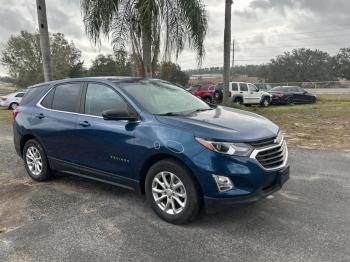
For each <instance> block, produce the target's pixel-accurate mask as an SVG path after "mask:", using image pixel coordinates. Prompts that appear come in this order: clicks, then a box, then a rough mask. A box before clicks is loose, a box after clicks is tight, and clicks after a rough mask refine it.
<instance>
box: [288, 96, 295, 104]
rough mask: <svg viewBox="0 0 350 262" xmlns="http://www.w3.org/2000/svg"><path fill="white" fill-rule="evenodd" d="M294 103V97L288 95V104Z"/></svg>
mask: <svg viewBox="0 0 350 262" xmlns="http://www.w3.org/2000/svg"><path fill="white" fill-rule="evenodd" d="M293 103H294V101H293V98H292V97H288V99H287V105H291V104H293Z"/></svg>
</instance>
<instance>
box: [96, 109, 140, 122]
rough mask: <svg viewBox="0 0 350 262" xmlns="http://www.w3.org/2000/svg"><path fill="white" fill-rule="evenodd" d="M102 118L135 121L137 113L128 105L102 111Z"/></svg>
mask: <svg viewBox="0 0 350 262" xmlns="http://www.w3.org/2000/svg"><path fill="white" fill-rule="evenodd" d="M102 116H103V119H104V120H116V121H118V120H128V121H137V120H138V119H139V117H138V115H137V113H136V112H135V111H134V110H132V109H131V108H130V107H127V108H126V109H109V110H106V111H103V112H102Z"/></svg>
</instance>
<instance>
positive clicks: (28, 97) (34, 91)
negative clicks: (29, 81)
mask: <svg viewBox="0 0 350 262" xmlns="http://www.w3.org/2000/svg"><path fill="white" fill-rule="evenodd" d="M47 86H48V85H41V86H36V87H33V88H29V89H28V91H27V92H26V93H25V95H24V97H23V98H22V101H21V103H20V105H21V106H22V105H26V104H28V103H29V102H30V101H32V100H33V99H34V97H36V96H38V95H40V93H41V92H42V91H43V90H44V89H45V87H47Z"/></svg>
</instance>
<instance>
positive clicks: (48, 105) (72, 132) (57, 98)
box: [31, 82, 82, 163]
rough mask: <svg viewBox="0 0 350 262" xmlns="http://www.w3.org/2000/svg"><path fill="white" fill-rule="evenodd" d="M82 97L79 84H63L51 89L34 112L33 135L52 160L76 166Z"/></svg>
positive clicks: (80, 84)
mask: <svg viewBox="0 0 350 262" xmlns="http://www.w3.org/2000/svg"><path fill="white" fill-rule="evenodd" d="M81 95H82V82H72V83H62V84H59V85H56V86H54V87H53V88H52V89H51V90H50V91H49V92H48V93H47V94H46V95H45V96H44V97H43V99H41V100H40V101H39V102H38V106H37V107H36V108H35V109H34V111H33V117H32V120H31V122H32V123H31V126H32V131H33V133H34V135H35V136H36V137H38V138H39V140H40V142H41V143H42V144H43V146H44V148H45V150H46V153H47V155H48V157H49V158H51V159H59V160H64V161H67V162H73V163H76V162H77V159H78V154H79V151H80V145H79V143H78V140H77V138H78V137H79V133H78V132H77V119H78V114H79V110H80V102H81Z"/></svg>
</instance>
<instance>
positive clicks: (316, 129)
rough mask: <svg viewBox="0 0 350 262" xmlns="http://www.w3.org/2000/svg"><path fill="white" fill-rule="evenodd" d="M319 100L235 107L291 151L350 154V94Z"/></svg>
mask: <svg viewBox="0 0 350 262" xmlns="http://www.w3.org/2000/svg"><path fill="white" fill-rule="evenodd" d="M318 98H319V101H318V102H317V103H316V104H311V105H290V106H270V107H268V108H262V107H258V106H256V107H255V106H253V107H245V106H235V105H233V107H236V108H237V107H238V108H239V109H243V110H248V111H251V112H254V113H257V114H260V115H263V116H265V117H267V118H268V119H270V120H271V121H273V122H274V123H276V124H277V125H279V126H280V127H281V129H282V131H283V133H284V134H285V137H286V139H287V142H288V145H289V146H290V147H299V148H313V149H334V150H343V151H349V152H350V94H349V95H319V96H318ZM11 123H12V115H11V111H10V110H6V109H0V124H11Z"/></svg>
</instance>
